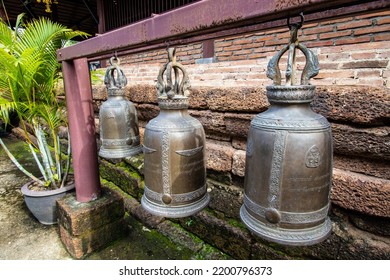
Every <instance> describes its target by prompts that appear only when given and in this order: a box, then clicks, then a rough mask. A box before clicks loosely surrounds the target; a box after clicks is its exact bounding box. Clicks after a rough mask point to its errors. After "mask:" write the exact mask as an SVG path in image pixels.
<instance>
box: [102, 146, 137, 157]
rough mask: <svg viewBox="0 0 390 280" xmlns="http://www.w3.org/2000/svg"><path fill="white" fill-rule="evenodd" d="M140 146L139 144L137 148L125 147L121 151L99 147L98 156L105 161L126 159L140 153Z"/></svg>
mask: <svg viewBox="0 0 390 280" xmlns="http://www.w3.org/2000/svg"><path fill="white" fill-rule="evenodd" d="M142 152H143V150H142V146H141V145H140V144H139V145H137V146H132V147H129V146H126V147H123V148H122V149H121V150H119V149H110V148H106V147H104V146H102V147H100V150H99V156H100V157H102V158H106V159H118V158H127V157H131V156H135V155H138V154H140V153H142Z"/></svg>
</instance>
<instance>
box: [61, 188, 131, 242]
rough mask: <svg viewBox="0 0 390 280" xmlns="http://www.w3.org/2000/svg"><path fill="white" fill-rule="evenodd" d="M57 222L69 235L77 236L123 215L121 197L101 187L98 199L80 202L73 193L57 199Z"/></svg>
mask: <svg viewBox="0 0 390 280" xmlns="http://www.w3.org/2000/svg"><path fill="white" fill-rule="evenodd" d="M57 204H58V223H59V224H60V225H61V226H62V227H63V228H64V229H66V230H67V231H68V232H69V234H70V235H72V236H78V235H82V234H84V233H86V232H89V231H91V230H95V229H98V228H100V227H102V226H104V225H106V224H110V223H112V222H114V221H116V220H118V219H121V218H122V217H123V215H124V213H125V212H124V206H123V200H122V198H121V197H120V196H119V195H117V194H116V193H115V192H112V191H111V190H110V189H107V188H103V189H102V196H101V197H100V198H99V199H96V200H93V201H91V202H88V203H80V202H78V201H77V200H76V198H75V196H74V195H73V194H71V195H66V196H64V197H63V198H61V199H60V200H58V201H57Z"/></svg>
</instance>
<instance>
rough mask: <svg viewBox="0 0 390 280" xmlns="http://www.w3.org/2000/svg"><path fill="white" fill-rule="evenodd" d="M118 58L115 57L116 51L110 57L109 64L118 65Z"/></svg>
mask: <svg viewBox="0 0 390 280" xmlns="http://www.w3.org/2000/svg"><path fill="white" fill-rule="evenodd" d="M120 62H121V61H120V59H119V58H118V57H117V55H116V52H115V55H114V56H112V57H111V58H110V65H112V66H118V65H119V64H120Z"/></svg>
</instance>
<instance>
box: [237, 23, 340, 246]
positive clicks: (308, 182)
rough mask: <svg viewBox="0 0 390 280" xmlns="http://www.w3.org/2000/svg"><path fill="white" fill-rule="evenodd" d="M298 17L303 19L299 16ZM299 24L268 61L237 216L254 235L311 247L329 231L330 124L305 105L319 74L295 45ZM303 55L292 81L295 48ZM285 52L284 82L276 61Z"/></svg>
mask: <svg viewBox="0 0 390 280" xmlns="http://www.w3.org/2000/svg"><path fill="white" fill-rule="evenodd" d="M301 17H302V21H303V16H301ZM301 25H302V22H301V23H300V24H294V25H290V24H289V27H290V32H291V39H290V43H289V44H288V45H287V46H285V47H284V48H283V49H281V50H280V51H279V52H278V53H277V54H276V55H275V56H274V57H273V58H272V59H271V60H270V61H269V64H268V69H267V76H268V77H269V78H271V79H272V80H273V82H274V84H273V85H272V86H268V87H267V98H268V100H269V102H270V104H271V105H270V108H269V109H268V110H267V111H265V112H264V113H261V114H258V115H257V116H256V117H255V118H254V119H253V120H252V122H251V125H250V129H249V134H248V140H247V150H246V167H245V183H244V184H245V193H244V205H243V206H242V207H241V211H240V216H241V219H242V221H243V222H244V223H245V224H246V226H247V227H248V228H249V229H250V230H251V231H252V232H254V233H255V234H257V235H259V236H260V237H262V238H264V239H267V240H269V241H273V242H277V243H280V244H286V245H311V244H315V243H318V242H321V241H323V240H324V239H326V238H327V237H328V236H329V235H330V233H331V222H330V219H329V218H328V210H329V206H330V200H329V195H330V189H331V178H332V165H333V159H332V134H331V129H330V124H329V123H328V121H327V120H326V119H325V118H324V117H323V116H321V115H318V114H316V113H314V112H313V111H312V110H311V109H310V102H311V101H312V100H313V97H314V95H315V86H313V85H310V84H309V79H310V78H312V77H314V76H316V75H317V74H318V71H319V68H318V59H317V57H316V55H315V54H314V53H313V52H312V51H310V50H309V49H307V48H306V47H305V46H304V45H303V44H301V43H299V41H298V39H297V33H298V30H299V28H300V27H301ZM296 49H299V50H300V51H301V52H302V53H303V54H304V55H305V57H306V64H305V67H304V69H303V71H302V76H301V84H298V85H296V84H295V78H294V75H295V74H296V73H295V72H296V69H295V67H296V66H295V51H296ZM287 50H288V51H289V52H288V58H287V69H286V85H281V73H280V69H279V66H278V64H279V60H280V58H281V56H282V55H283V54H284V53H285V52H286V51H287Z"/></svg>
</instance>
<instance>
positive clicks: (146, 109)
mask: <svg viewBox="0 0 390 280" xmlns="http://www.w3.org/2000/svg"><path fill="white" fill-rule="evenodd" d="M136 109H137V113H138V119H139V120H141V121H150V120H151V119H154V118H155V117H157V116H158V114H159V112H160V109H159V107H158V105H154V104H145V103H143V104H138V105H137V106H136Z"/></svg>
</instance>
